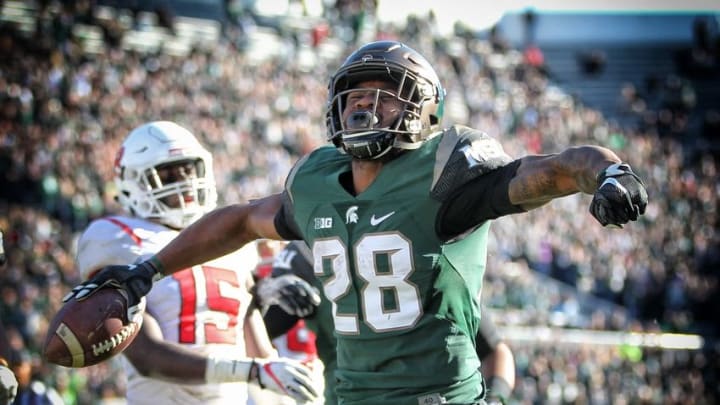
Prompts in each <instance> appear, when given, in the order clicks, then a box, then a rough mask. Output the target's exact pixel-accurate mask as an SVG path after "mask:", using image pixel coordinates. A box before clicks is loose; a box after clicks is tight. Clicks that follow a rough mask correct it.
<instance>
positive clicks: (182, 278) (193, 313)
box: [172, 266, 240, 344]
mask: <svg viewBox="0 0 720 405" xmlns="http://www.w3.org/2000/svg"><path fill="white" fill-rule="evenodd" d="M198 269H199V270H198ZM196 271H202V278H201V279H200V280H199V282H198V278H200V277H196V274H195V272H196ZM172 277H173V279H175V280H176V281H177V282H178V283H179V284H180V296H181V305H180V325H179V326H178V327H179V335H178V340H179V342H180V343H191V344H206V343H227V344H235V343H237V331H236V329H237V324H238V314H239V313H240V300H239V299H238V296H239V295H238V293H237V291H238V290H239V289H240V281H239V280H238V275H237V273H236V272H234V271H232V270H228V269H221V268H217V267H211V266H198V267H194V268H193V269H192V270H189V271H180V272H177V273H175V274H173V275H172ZM202 279H204V281H203V280H202ZM233 292H234V293H233ZM199 297H205V304H204V303H202V302H198V298H199ZM198 311H203V312H217V313H219V314H218V316H217V318H215V317H203V319H198V316H197V313H198ZM219 319H222V320H223V321H222V322H218V320H219ZM224 320H227V322H225V321H224ZM197 328H204V330H203V331H204V336H205V339H204V340H205V341H204V342H201V341H198V340H200V339H198V334H197Z"/></svg>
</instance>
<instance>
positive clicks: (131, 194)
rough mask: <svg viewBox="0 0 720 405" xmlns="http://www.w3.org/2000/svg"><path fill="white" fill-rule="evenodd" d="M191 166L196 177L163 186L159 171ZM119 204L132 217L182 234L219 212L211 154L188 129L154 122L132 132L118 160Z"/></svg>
mask: <svg viewBox="0 0 720 405" xmlns="http://www.w3.org/2000/svg"><path fill="white" fill-rule="evenodd" d="M181 164H185V165H190V164H192V165H193V167H194V173H195V175H194V176H192V175H191V176H183V177H184V178H175V179H173V180H172V181H171V182H169V183H168V184H163V181H162V179H161V176H160V175H159V174H158V168H159V167H168V166H171V165H181ZM115 185H116V186H117V192H118V196H117V199H118V202H119V203H120V204H121V205H122V206H123V208H125V210H126V211H128V212H129V213H130V214H132V215H135V216H138V217H141V218H147V219H153V220H156V221H157V222H160V223H162V224H164V225H167V226H169V227H171V228H175V229H182V228H185V227H186V226H188V225H190V224H191V223H192V222H194V221H195V220H197V219H198V218H200V217H201V216H202V215H203V214H205V213H207V212H208V211H211V210H212V209H213V208H215V204H216V202H217V191H216V189H215V177H214V176H213V167H212V155H211V154H210V152H208V151H207V150H206V149H205V148H204V147H203V146H202V145H201V144H200V142H198V140H197V139H196V138H195V136H194V135H193V134H192V133H190V131H188V130H187V129H185V128H183V127H181V126H179V125H178V124H176V123H174V122H170V121H155V122H150V123H147V124H144V125H141V126H139V127H137V128H135V129H134V130H132V131H131V132H130V134H129V135H128V136H127V138H126V139H125V141H124V142H123V144H122V147H121V148H120V150H119V151H118V154H117V157H116V158H115Z"/></svg>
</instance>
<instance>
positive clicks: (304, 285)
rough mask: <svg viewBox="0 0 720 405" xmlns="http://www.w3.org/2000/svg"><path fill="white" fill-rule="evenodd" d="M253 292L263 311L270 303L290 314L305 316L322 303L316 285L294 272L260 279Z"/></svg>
mask: <svg viewBox="0 0 720 405" xmlns="http://www.w3.org/2000/svg"><path fill="white" fill-rule="evenodd" d="M253 293H254V294H255V299H256V301H257V302H258V306H259V307H260V308H261V309H262V311H263V312H265V311H266V310H267V308H268V307H269V306H270V305H278V306H280V308H282V310H283V311H285V312H287V313H288V314H290V315H295V316H297V317H299V318H305V317H307V316H309V315H312V314H313V313H314V312H315V308H317V306H318V305H320V293H319V292H318V291H317V290H316V289H315V287H313V286H311V285H310V283H308V282H307V281H305V280H303V279H302V278H300V277H298V276H296V275H294V274H284V275H282V276H278V277H270V278H265V279H263V280H260V281H258V283H257V284H256V285H255V288H254V290H253Z"/></svg>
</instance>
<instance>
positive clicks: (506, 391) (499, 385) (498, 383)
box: [486, 376, 512, 403]
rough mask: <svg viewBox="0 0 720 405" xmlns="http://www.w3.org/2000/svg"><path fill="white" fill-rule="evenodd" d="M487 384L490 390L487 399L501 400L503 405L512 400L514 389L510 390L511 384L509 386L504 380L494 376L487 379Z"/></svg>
mask: <svg viewBox="0 0 720 405" xmlns="http://www.w3.org/2000/svg"><path fill="white" fill-rule="evenodd" d="M486 384H487V385H486V386H487V390H488V393H487V395H486V396H487V397H495V398H500V399H501V400H502V402H503V403H505V401H506V400H507V399H508V398H510V394H511V393H512V388H510V384H508V382H507V381H505V379H504V378H502V377H499V376H492V377H490V378H488V379H487V381H486Z"/></svg>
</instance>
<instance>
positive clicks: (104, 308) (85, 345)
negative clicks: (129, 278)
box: [43, 288, 140, 367]
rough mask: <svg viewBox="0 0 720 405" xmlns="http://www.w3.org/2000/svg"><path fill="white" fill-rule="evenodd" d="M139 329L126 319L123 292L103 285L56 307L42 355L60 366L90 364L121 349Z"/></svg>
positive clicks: (125, 301) (85, 365) (125, 302)
mask: <svg viewBox="0 0 720 405" xmlns="http://www.w3.org/2000/svg"><path fill="white" fill-rule="evenodd" d="M139 330H140V325H138V324H137V323H135V322H130V321H129V320H128V317H127V298H126V296H125V295H124V294H123V292H121V291H120V290H118V289H115V288H103V289H100V290H98V291H97V292H95V293H94V294H92V295H90V296H89V297H88V298H86V299H84V300H81V301H78V300H76V299H71V300H70V301H68V302H66V303H65V305H64V306H63V307H62V308H60V311H58V313H57V314H56V315H55V317H54V318H53V319H52V321H51V322H50V325H49V326H48V334H47V337H46V338H45V345H44V346H43V355H44V356H45V359H46V360H47V361H49V362H50V363H54V364H57V365H60V366H65V367H87V366H92V365H94V364H98V363H100V362H102V361H105V360H107V359H109V358H110V357H112V356H114V355H116V354H118V353H120V352H122V351H123V350H125V348H126V347H128V345H130V343H132V341H133V339H135V336H137V333H138V331H139Z"/></svg>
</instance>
